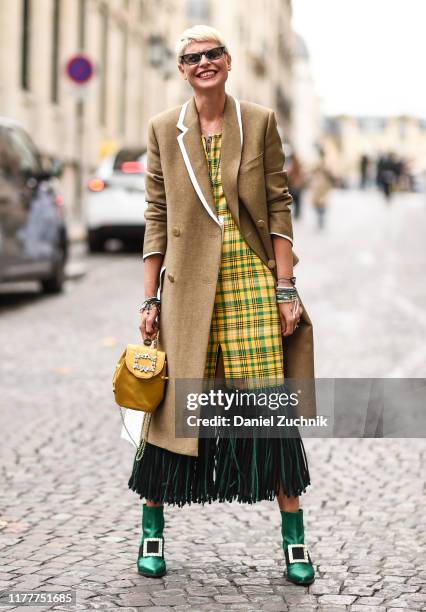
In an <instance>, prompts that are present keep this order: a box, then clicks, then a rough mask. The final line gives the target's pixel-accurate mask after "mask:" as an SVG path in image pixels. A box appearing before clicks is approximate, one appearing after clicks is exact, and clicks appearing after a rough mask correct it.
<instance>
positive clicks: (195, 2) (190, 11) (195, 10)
mask: <svg viewBox="0 0 426 612" xmlns="http://www.w3.org/2000/svg"><path fill="white" fill-rule="evenodd" d="M186 15H187V18H188V19H204V20H208V19H210V0H187V2H186Z"/></svg>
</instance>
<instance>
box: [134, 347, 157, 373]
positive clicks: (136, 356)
mask: <svg viewBox="0 0 426 612" xmlns="http://www.w3.org/2000/svg"><path fill="white" fill-rule="evenodd" d="M140 359H148V360H149V361H150V362H151V365H149V366H146V365H141V364H140V363H139V360H140ZM156 366H157V353H155V355H152V354H151V353H148V352H147V353H135V354H134V356H133V369H134V370H139V371H140V372H155V368H156Z"/></svg>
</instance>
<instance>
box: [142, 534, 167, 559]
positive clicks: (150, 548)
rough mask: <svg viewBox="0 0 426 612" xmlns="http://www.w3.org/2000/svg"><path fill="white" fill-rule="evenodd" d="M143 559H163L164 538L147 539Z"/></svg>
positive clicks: (144, 543) (144, 544)
mask: <svg viewBox="0 0 426 612" xmlns="http://www.w3.org/2000/svg"><path fill="white" fill-rule="evenodd" d="M142 556H143V557H162V556H163V539H162V538H145V539H144V541H143V547H142Z"/></svg>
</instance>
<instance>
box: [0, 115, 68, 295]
mask: <svg viewBox="0 0 426 612" xmlns="http://www.w3.org/2000/svg"><path fill="white" fill-rule="evenodd" d="M59 173H60V168H59V165H58V164H57V163H56V164H55V163H52V164H51V165H50V167H49V169H48V170H46V168H45V167H43V165H42V161H41V156H40V153H39V151H38V150H37V148H36V147H35V145H34V143H33V142H32V140H31V139H30V137H29V136H28V134H27V133H26V132H25V131H24V130H23V129H22V128H21V127H20V126H19V124H18V123H16V122H15V121H13V120H11V119H7V118H4V117H0V283H5V282H10V281H21V280H39V281H40V283H41V286H42V288H43V291H44V292H45V293H59V292H60V291H61V290H62V287H63V283H64V268H65V262H66V259H67V255H68V240H67V232H66V225H65V218H64V206H63V196H62V195H61V194H60V193H59V191H58V179H57V176H58V175H59Z"/></svg>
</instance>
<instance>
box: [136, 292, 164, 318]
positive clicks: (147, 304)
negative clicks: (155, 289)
mask: <svg viewBox="0 0 426 612" xmlns="http://www.w3.org/2000/svg"><path fill="white" fill-rule="evenodd" d="M160 304H161V302H160V300H159V299H158V298H157V297H155V296H153V297H149V298H146V299H145V300H144V301H143V302H142V306H141V307H140V308H139V312H143V311H144V310H147V311H148V312H149V311H150V310H151V308H152V306H156V307H157V312H158V314H160Z"/></svg>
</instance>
